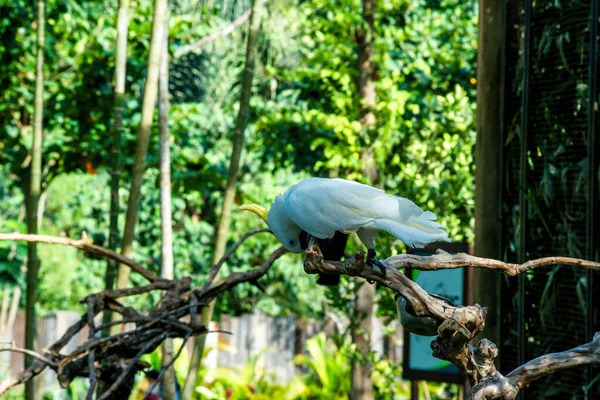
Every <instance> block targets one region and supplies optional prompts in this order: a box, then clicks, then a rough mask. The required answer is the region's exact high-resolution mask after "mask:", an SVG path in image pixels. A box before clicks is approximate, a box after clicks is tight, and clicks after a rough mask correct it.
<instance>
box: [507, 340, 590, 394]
mask: <svg viewBox="0 0 600 400" xmlns="http://www.w3.org/2000/svg"><path fill="white" fill-rule="evenodd" d="M598 364H600V332H596V334H595V335H594V339H593V340H592V341H591V342H589V343H586V344H584V345H581V346H578V347H575V348H573V349H571V350H567V351H563V352H560V353H550V354H545V355H543V356H541V357H538V358H536V359H534V360H531V361H529V362H528V363H526V364H523V365H521V366H520V367H518V368H516V369H515V370H514V371H512V372H511V373H509V374H508V375H507V376H506V378H507V379H508V381H509V382H510V384H511V385H513V386H514V387H515V388H516V389H517V390H521V389H522V388H523V387H525V386H527V385H528V384H530V383H531V382H533V381H535V380H537V379H540V378H543V377H544V376H546V375H549V374H551V373H553V372H556V371H560V370H561V369H566V368H573V367H578V366H581V365H598Z"/></svg>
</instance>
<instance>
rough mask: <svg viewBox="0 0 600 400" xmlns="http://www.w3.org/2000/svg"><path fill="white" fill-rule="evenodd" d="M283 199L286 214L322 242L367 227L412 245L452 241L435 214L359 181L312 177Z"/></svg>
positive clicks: (290, 191)
mask: <svg viewBox="0 0 600 400" xmlns="http://www.w3.org/2000/svg"><path fill="white" fill-rule="evenodd" d="M283 197H284V202H285V203H284V207H285V212H286V214H287V215H288V216H289V217H290V218H291V219H292V220H293V221H294V222H295V223H296V224H298V226H300V227H301V228H302V229H303V230H305V231H306V232H308V233H309V234H311V235H313V236H315V237H317V238H320V239H325V238H330V237H333V235H334V234H335V231H342V232H345V233H352V232H356V231H357V230H359V229H360V228H365V229H369V230H385V231H387V232H389V233H391V234H392V235H394V236H396V237H397V238H398V239H400V240H402V241H403V242H405V243H406V244H407V245H409V246H423V245H425V244H426V243H430V242H433V241H436V240H448V234H447V233H446V232H444V231H442V230H441V229H439V228H440V227H441V225H440V224H438V223H437V222H435V219H436V216H435V214H433V213H432V212H429V211H426V212H423V210H421V209H420V208H419V207H418V206H417V205H415V204H414V203H413V202H412V201H410V200H407V199H403V198H401V197H396V196H393V195H390V194H386V193H385V192H384V191H382V190H380V189H377V188H374V187H371V186H368V185H363V184H360V183H357V182H352V181H347V180H344V179H324V178H311V179H307V180H304V181H302V182H300V183H298V184H297V185H295V186H293V187H292V188H290V189H289V190H288V191H287V192H286V193H284V195H283ZM365 244H367V243H365ZM367 245H368V244H367Z"/></svg>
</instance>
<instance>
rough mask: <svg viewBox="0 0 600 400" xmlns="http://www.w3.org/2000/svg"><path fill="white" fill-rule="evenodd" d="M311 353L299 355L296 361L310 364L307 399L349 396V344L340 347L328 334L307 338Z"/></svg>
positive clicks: (307, 378)
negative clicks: (327, 336) (328, 337)
mask: <svg viewBox="0 0 600 400" xmlns="http://www.w3.org/2000/svg"><path fill="white" fill-rule="evenodd" d="M306 349H307V351H308V355H303V354H300V355H297V356H296V357H295V359H294V362H295V363H296V364H299V365H303V366H305V367H306V368H308V372H307V373H306V374H304V376H303V377H302V381H303V383H304V385H305V389H304V391H303V394H304V396H305V398H307V399H331V400H334V399H340V400H341V399H345V398H347V397H348V395H349V394H350V382H351V379H350V378H351V371H350V366H351V356H350V353H349V348H348V345H342V346H341V347H339V348H338V347H337V346H336V345H335V344H334V343H333V342H332V341H331V340H328V339H327V338H326V337H325V334H323V333H319V334H318V335H315V336H314V337H312V338H310V339H309V340H307V341H306Z"/></svg>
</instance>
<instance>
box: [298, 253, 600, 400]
mask: <svg viewBox="0 0 600 400" xmlns="http://www.w3.org/2000/svg"><path fill="white" fill-rule="evenodd" d="M383 262H384V263H385V264H387V265H388V266H390V268H388V269H387V270H386V272H385V275H383V274H381V273H380V272H379V271H377V270H374V269H372V268H371V267H370V266H368V265H367V264H366V263H365V257H364V252H362V251H358V252H357V253H356V254H355V255H354V256H352V257H350V258H348V259H346V260H345V261H343V262H339V261H336V262H334V261H326V260H324V259H323V256H322V254H321V251H320V250H319V248H318V247H316V246H312V247H311V248H309V249H307V251H306V255H305V260H304V270H305V271H306V272H307V273H309V274H315V273H338V274H345V275H352V276H358V277H361V278H364V279H366V280H368V281H375V282H377V283H379V284H381V285H383V286H386V287H388V288H390V289H392V290H395V291H396V292H398V293H399V294H400V295H401V296H402V297H404V298H405V299H406V301H407V303H408V304H410V305H411V306H412V308H413V309H414V313H415V316H417V317H421V316H423V317H432V318H435V319H437V320H439V321H440V325H439V327H438V336H437V337H436V338H435V339H434V340H433V341H432V343H431V348H432V350H433V355H434V356H435V357H437V358H440V359H443V360H447V361H450V362H452V363H453V364H454V365H456V366H457V367H458V368H459V370H460V371H461V372H462V373H463V374H464V375H465V376H466V377H467V378H468V379H469V381H470V383H471V385H472V387H473V388H472V391H471V395H470V398H472V399H474V400H488V399H490V400H491V399H495V400H514V399H515V398H516V396H517V394H518V393H519V391H520V390H521V389H522V388H523V387H524V386H525V385H527V384H529V383H531V382H532V381H535V380H537V379H540V378H542V377H544V376H546V375H548V374H551V373H553V372H556V371H559V370H561V369H565V368H572V367H576V366H580V365H592V364H594V365H596V364H600V332H599V333H596V335H595V336H594V340H593V341H592V342H590V343H587V344H584V345H581V346H578V347H575V348H574V349H571V350H568V351H564V352H561V353H552V354H546V355H544V356H541V357H538V358H536V359H534V360H531V361H529V362H528V363H525V364H524V365H522V366H520V367H519V368H517V369H515V370H514V371H512V372H511V373H509V374H508V375H507V376H503V375H502V374H501V373H500V372H499V371H497V370H496V368H495V366H494V360H495V358H496V356H497V355H498V349H497V347H496V345H495V344H494V343H492V342H491V341H489V340H487V339H482V340H481V341H480V342H479V344H478V345H477V346H476V347H473V346H471V345H469V342H470V341H471V340H472V339H474V338H475V337H476V336H477V335H478V334H479V333H480V332H481V331H482V329H483V327H484V325H485V316H486V309H485V308H483V307H481V306H479V305H478V304H475V305H474V306H465V307H455V306H452V305H449V304H447V303H446V302H444V301H443V300H441V299H439V298H437V297H434V296H431V295H430V294H429V293H427V292H425V291H424V290H423V289H422V288H421V287H420V286H419V285H418V284H417V283H415V282H414V281H412V280H410V279H409V278H408V277H406V276H405V275H404V274H402V273H401V272H399V271H397V270H396V268H403V267H411V268H415V269H419V270H427V271H435V270H440V269H454V268H462V267H476V268H490V269H493V270H495V271H499V272H502V273H504V274H506V275H509V276H515V275H518V274H520V273H523V272H525V271H528V270H530V269H533V268H538V267H547V266H552V265H556V264H561V265H569V266H578V267H584V268H589V269H594V270H600V263H596V262H592V261H587V260H581V259H575V258H569V257H545V258H540V259H536V260H531V261H528V262H526V263H523V264H510V263H504V262H502V261H497V260H492V259H486V258H480V257H473V256H469V255H467V254H462V253H461V254H456V255H450V254H448V253H446V252H443V251H438V253H437V254H435V255H433V256H427V257H421V256H416V255H411V254H402V255H397V256H393V257H390V258H388V259H386V260H384V261H383Z"/></svg>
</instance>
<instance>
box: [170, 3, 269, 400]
mask: <svg viewBox="0 0 600 400" xmlns="http://www.w3.org/2000/svg"><path fill="white" fill-rule="evenodd" d="M262 9H263V2H262V1H261V0H257V1H256V2H255V4H254V5H253V8H252V12H251V14H250V29H249V32H248V41H247V44H246V62H245V67H244V73H243V75H242V92H241V96H240V108H239V112H238V116H237V120H236V124H235V130H234V132H233V139H232V142H233V149H232V151H231V157H230V161H229V172H228V174H227V183H226V186H225V195H224V198H223V206H222V209H221V215H220V217H219V225H218V228H217V236H216V239H215V247H214V252H213V260H212V264H213V265H214V264H216V263H217V261H218V260H219V259H220V258H221V257H222V256H223V253H224V252H225V246H226V244H227V237H228V236H229V226H230V225H231V210H232V208H233V200H234V198H235V192H236V184H237V177H238V173H239V170H240V160H241V157H242V150H243V147H244V132H245V130H246V125H248V114H249V111H250V97H251V95H252V81H253V79H254V68H255V64H256V46H257V44H258V35H259V31H260V21H261V17H262ZM213 310H214V303H211V304H210V305H209V306H208V307H206V308H204V309H203V310H202V324H203V325H206V326H208V323H209V322H210V320H211V319H212V315H213ZM205 340H206V338H205V336H204V335H201V336H199V337H197V338H196V340H195V342H194V353H193V356H192V360H191V362H190V369H189V371H188V375H187V379H186V381H185V386H184V389H183V393H182V399H183V400H190V399H191V398H192V394H193V391H194V385H195V382H196V376H197V375H198V369H199V367H200V363H201V362H202V357H203V353H204V343H205Z"/></svg>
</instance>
